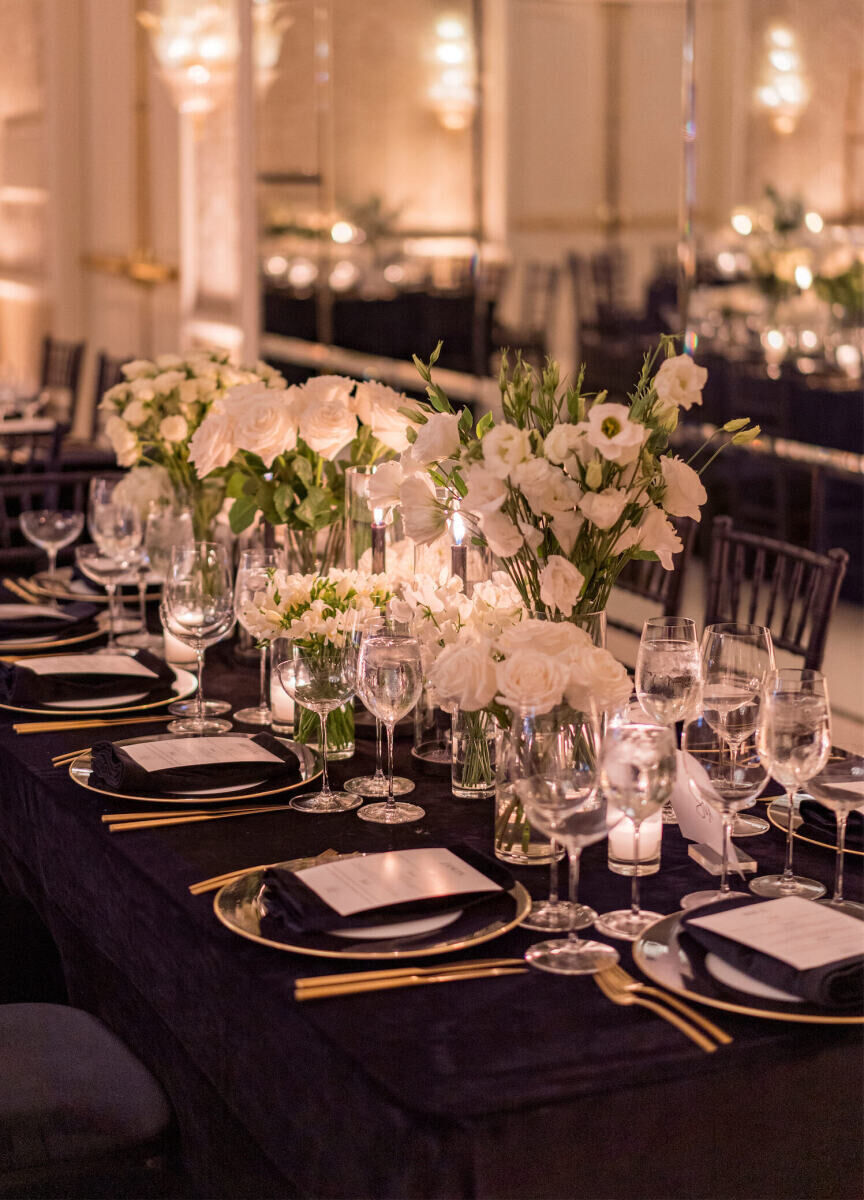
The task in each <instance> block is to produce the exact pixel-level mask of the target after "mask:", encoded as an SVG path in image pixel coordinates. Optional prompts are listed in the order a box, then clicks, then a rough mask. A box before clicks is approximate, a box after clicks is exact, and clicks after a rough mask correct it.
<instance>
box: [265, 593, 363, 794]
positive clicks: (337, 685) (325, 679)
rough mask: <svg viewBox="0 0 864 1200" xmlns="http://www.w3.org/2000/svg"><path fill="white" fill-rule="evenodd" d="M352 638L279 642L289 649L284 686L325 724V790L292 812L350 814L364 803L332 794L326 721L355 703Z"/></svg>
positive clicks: (281, 673) (282, 667)
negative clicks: (331, 715) (328, 766)
mask: <svg viewBox="0 0 864 1200" xmlns="http://www.w3.org/2000/svg"><path fill="white" fill-rule="evenodd" d="M349 615H350V614H347V613H346V614H343V616H345V617H348V616H349ZM344 624H348V623H347V622H345V623H343V625H344ZM352 634H353V630H352V629H350V628H343V631H342V632H341V633H336V634H334V635H332V636H331V637H329V638H326V639H325V638H324V637H322V636H320V635H316V634H311V635H308V636H307V637H305V638H296V639H293V638H280V639H279V643H278V644H279V646H280V648H281V647H284V648H285V649H284V650H283V651H280V652H283V653H285V658H283V659H282V661H281V662H278V663H276V664H275V667H276V674H277V676H278V677H279V682H280V683H281V684H282V686H283V688H284V689H285V691H286V692H287V693H288V695H289V696H290V697H291V698H292V700H293V701H294V703H295V704H299V705H302V707H303V708H308V709H311V711H312V712H317V714H318V719H319V721H320V722H321V758H322V761H323V781H322V786H321V791H320V792H304V793H303V794H302V795H300V796H295V797H294V799H293V800H292V801H291V807H292V808H296V809H297V810H298V811H299V812H305V813H334V812H349V811H350V810H351V809H352V808H357V807H358V806H359V805H360V804H362V800H361V799H360V797H359V796H352V795H350V793H348V792H343V791H338V792H334V791H332V790H331V788H330V779H329V776H328V774H327V717H328V715H329V714H330V713H331V712H333V711H334V710H335V709H337V708H341V707H342V705H343V704H346V703H347V702H348V700H350V699H351V696H352V695H353V694H354V687H355V683H356V679H357V649H356V647H355V645H354V642H353V637H352Z"/></svg>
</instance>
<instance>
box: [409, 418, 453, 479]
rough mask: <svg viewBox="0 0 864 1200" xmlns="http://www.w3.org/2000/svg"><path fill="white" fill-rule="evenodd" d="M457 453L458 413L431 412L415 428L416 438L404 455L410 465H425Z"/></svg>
mask: <svg viewBox="0 0 864 1200" xmlns="http://www.w3.org/2000/svg"><path fill="white" fill-rule="evenodd" d="M458 453H459V413H438V412H436V413H431V414H430V416H429V418H428V419H427V421H426V424H425V425H420V426H419V427H418V429H417V440H416V441H415V442H414V445H413V446H412V447H411V449H410V450H409V451H408V453H407V455H406V457H407V458H408V459H410V463H411V465H412V466H413V467H414V468H416V467H427V466H429V465H430V464H432V463H440V462H444V461H445V460H446V459H448V458H454V457H455V456H456V455H457V454H458Z"/></svg>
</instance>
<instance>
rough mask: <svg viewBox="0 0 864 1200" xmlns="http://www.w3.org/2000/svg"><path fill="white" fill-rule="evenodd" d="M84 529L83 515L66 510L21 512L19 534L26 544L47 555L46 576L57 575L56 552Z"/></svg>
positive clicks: (67, 544)
mask: <svg viewBox="0 0 864 1200" xmlns="http://www.w3.org/2000/svg"><path fill="white" fill-rule="evenodd" d="M83 528H84V514H83V513H79V512H71V511H69V510H68V509H62V510H55V509H51V508H40V509H36V510H35V511H34V512H22V514H21V532H22V533H23V534H24V536H25V537H26V539H27V541H28V542H32V543H33V545H34V546H38V547H39V549H40V550H45V551H47V553H48V575H49V577H50V578H51V579H54V578H55V576H56V575H57V551H58V550H62V549H63V547H64V546H69V545H71V543H72V542H74V541H75V539H76V538H77V537H79V536H80V534H81V531H82V529H83Z"/></svg>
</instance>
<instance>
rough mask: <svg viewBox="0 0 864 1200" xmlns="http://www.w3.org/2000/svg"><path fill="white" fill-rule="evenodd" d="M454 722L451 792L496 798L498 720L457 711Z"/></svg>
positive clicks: (480, 713)
mask: <svg viewBox="0 0 864 1200" xmlns="http://www.w3.org/2000/svg"><path fill="white" fill-rule="evenodd" d="M452 721H453V725H452V738H451V760H450V762H451V766H450V780H451V783H450V790H451V791H452V792H453V795H454V796H460V797H464V798H470V797H472V796H480V797H484V796H485V797H488V796H494V794H495V747H496V730H497V726H496V724H495V718H494V717H492V716H491V714H490V713H487V712H483V711H480V712H463V711H462V709H459V708H457V709H456V711H455V712H454V713H453V717H452Z"/></svg>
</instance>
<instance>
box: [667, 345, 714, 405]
mask: <svg viewBox="0 0 864 1200" xmlns="http://www.w3.org/2000/svg"><path fill="white" fill-rule="evenodd" d="M707 378H708V371H707V370H706V368H705V367H699V366H697V365H696V363H694V361H693V359H692V358H691V357H690V355H689V354H676V355H675V357H674V358H667V359H665V360H664V361H663V362H662V363H661V364H660V370H659V371H658V372H657V374H656V375H655V376H654V390H655V391H656V393H657V397H658V399H659V400H660V404H661V406H662V408H661V411H668V410H669V409H673V408H683V409H685V410H686V409H688V408H692V407H693V405H694V404H701V403H702V389H703V387H704V386H705V381H706V380H707Z"/></svg>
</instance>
